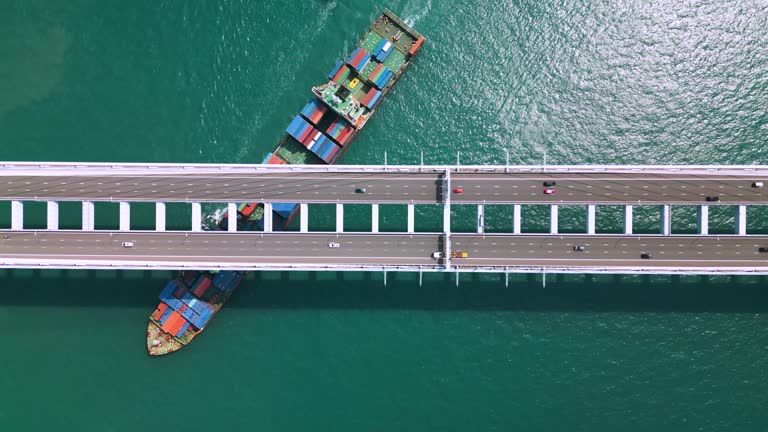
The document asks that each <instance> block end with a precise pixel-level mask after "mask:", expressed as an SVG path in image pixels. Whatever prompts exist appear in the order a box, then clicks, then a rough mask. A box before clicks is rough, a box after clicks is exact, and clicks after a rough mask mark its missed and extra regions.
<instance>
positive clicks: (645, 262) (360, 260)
mask: <svg viewBox="0 0 768 432" xmlns="http://www.w3.org/2000/svg"><path fill="white" fill-rule="evenodd" d="M442 239H443V236H442V235H441V234H415V235H413V236H411V235H407V234H340V235H338V236H337V235H336V234H334V233H310V234H297V233H286V232H280V233H270V234H263V235H262V234H261V233H224V232H218V233H210V232H203V233H186V232H176V233H171V232H164V233H155V232H82V231H72V232H65V231H52V232H47V231H38V232H34V231H32V232H27V231H24V232H22V231H5V232H3V233H2V235H0V263H2V262H3V260H7V259H11V258H19V259H32V260H39V261H42V260H71V259H82V260H90V261H100V262H103V263H110V262H114V261H173V262H178V263H185V262H186V263H203V262H205V263H210V264H217V263H221V262H227V263H242V264H251V265H263V264H280V265H287V264H320V265H331V264H339V265H357V264H369V265H400V266H420V265H421V266H425V265H426V266H430V265H434V264H435V263H436V262H435V260H433V259H432V258H431V255H432V253H433V252H435V251H439V250H444V249H443V240H442ZM451 239H452V240H451V241H452V250H454V251H465V252H467V253H468V254H469V256H468V257H467V258H456V259H453V260H452V262H453V264H454V265H456V266H461V267H464V268H471V267H484V266H557V267H564V266H566V267H567V266H571V267H585V266H593V267H633V266H642V267H648V268H653V267H696V268H706V269H712V268H724V267H727V268H737V267H740V268H754V267H759V268H765V269H766V270H768V253H760V252H758V248H759V247H768V236H749V237H736V236H622V235H600V236H588V235H538V234H529V235H506V234H505V235H486V236H484V237H483V236H478V235H476V234H452V235H451ZM123 242H132V243H133V246H132V247H123V246H122V243H123ZM330 243H338V244H339V247H338V248H332V247H329V244H330ZM574 246H584V250H583V251H578V252H577V251H574V249H573V248H574ZM642 253H648V254H651V256H652V257H651V258H650V259H641V258H640V255H641V254H642ZM440 262H441V263H442V260H441V261H440Z"/></svg>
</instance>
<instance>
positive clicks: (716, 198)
mask: <svg viewBox="0 0 768 432" xmlns="http://www.w3.org/2000/svg"><path fill="white" fill-rule="evenodd" d="M704 201H707V202H718V201H720V197H719V196H708V197H706V198H704Z"/></svg>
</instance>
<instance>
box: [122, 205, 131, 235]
mask: <svg viewBox="0 0 768 432" xmlns="http://www.w3.org/2000/svg"><path fill="white" fill-rule="evenodd" d="M130 230H131V205H130V204H129V203H127V202H120V231H130Z"/></svg>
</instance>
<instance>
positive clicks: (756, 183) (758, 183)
mask: <svg viewBox="0 0 768 432" xmlns="http://www.w3.org/2000/svg"><path fill="white" fill-rule="evenodd" d="M752 187H763V182H754V183H752Z"/></svg>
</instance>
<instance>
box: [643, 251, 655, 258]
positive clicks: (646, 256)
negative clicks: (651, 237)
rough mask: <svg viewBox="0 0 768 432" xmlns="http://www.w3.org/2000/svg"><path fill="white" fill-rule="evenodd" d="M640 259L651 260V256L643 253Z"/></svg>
mask: <svg viewBox="0 0 768 432" xmlns="http://www.w3.org/2000/svg"><path fill="white" fill-rule="evenodd" d="M640 258H642V259H651V258H653V255H651V254H649V253H645V252H643V253H641V254H640Z"/></svg>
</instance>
